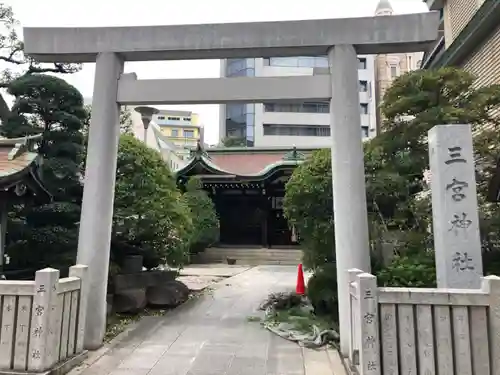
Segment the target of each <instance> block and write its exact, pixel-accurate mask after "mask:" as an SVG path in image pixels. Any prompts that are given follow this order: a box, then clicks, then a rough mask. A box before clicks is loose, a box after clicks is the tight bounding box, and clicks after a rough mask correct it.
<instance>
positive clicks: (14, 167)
mask: <svg viewBox="0 0 500 375" xmlns="http://www.w3.org/2000/svg"><path fill="white" fill-rule="evenodd" d="M29 139H32V138H29ZM29 139H28V138H19V139H6V138H0V179H1V178H2V177H6V176H11V175H14V174H16V173H19V172H22V171H23V170H25V169H26V168H28V167H29V166H30V165H31V164H32V163H34V162H35V161H36V160H37V157H38V154H37V153H36V152H31V151H29V150H28V148H27V147H26V145H27V142H28V140H29Z"/></svg>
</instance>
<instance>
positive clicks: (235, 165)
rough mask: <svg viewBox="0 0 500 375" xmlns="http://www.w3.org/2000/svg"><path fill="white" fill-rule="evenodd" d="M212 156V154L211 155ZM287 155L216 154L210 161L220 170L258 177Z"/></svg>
mask: <svg viewBox="0 0 500 375" xmlns="http://www.w3.org/2000/svg"><path fill="white" fill-rule="evenodd" d="M209 155H210V154H209ZM284 155H285V153H284V152H283V153H274V154H258V153H247V154H243V153H241V154H228V153H226V154H214V155H210V159H211V161H212V163H213V164H215V165H216V166H217V167H218V168H219V169H221V170H224V171H226V172H228V173H232V174H235V175H257V174H259V173H260V172H262V171H263V170H265V169H266V168H267V167H268V166H269V165H272V164H274V163H278V162H280V161H281V160H282V159H283V156H284Z"/></svg>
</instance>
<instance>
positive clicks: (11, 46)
mask: <svg viewBox="0 0 500 375" xmlns="http://www.w3.org/2000/svg"><path fill="white" fill-rule="evenodd" d="M0 22H1V24H2V27H3V28H2V31H1V35H0V60H2V61H3V62H4V63H6V66H5V68H3V70H2V71H1V72H0V88H7V87H8V86H9V85H10V84H11V82H12V81H14V80H16V79H17V78H19V77H21V76H23V75H30V74H37V73H61V74H68V73H75V72H77V71H79V70H80V68H81V65H75V64H64V63H54V64H40V63H38V62H37V61H35V60H33V59H31V58H29V57H28V56H26V55H25V54H24V53H23V49H24V44H23V42H22V41H21V40H20V38H19V35H18V33H17V31H16V29H17V27H18V25H19V22H18V21H17V20H16V18H15V16H14V12H13V11H12V7H10V6H8V5H7V4H5V3H0ZM10 115H11V112H10V109H9V106H8V105H7V102H6V100H5V98H4V97H3V95H1V94H0V120H1V122H2V123H5V122H6V121H7V120H8V118H9V117H10Z"/></svg>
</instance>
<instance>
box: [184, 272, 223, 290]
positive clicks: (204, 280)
mask: <svg viewBox="0 0 500 375" xmlns="http://www.w3.org/2000/svg"><path fill="white" fill-rule="evenodd" d="M224 279H225V277H220V276H190V275H186V276H179V277H177V279H176V280H178V281H181V282H183V283H184V284H186V286H187V287H188V288H189V290H191V291H193V292H199V291H202V290H204V289H206V288H208V287H209V286H210V285H212V284H215V283H218V282H219V281H222V280H224Z"/></svg>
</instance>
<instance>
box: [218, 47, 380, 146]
mask: <svg viewBox="0 0 500 375" xmlns="http://www.w3.org/2000/svg"><path fill="white" fill-rule="evenodd" d="M358 62H359V99H360V109H359V111H360V117H361V129H360V134H361V136H362V137H363V139H369V138H372V137H374V136H375V135H376V131H377V130H376V129H377V126H376V103H375V84H374V81H375V72H374V67H375V64H374V57H373V56H359V58H358ZM327 69H328V59H327V57H326V56H317V57H311V56H300V57H274V58H258V59H253V58H252V59H229V60H223V61H222V62H221V76H223V77H242V76H257V77H270V76H271V77H276V76H293V75H313V74H325V73H326V72H327ZM325 79H328V78H327V76H325ZM220 111H221V113H220V124H219V135H220V138H221V139H224V138H238V139H241V140H242V141H244V142H243V143H245V144H246V145H247V146H256V147H279V146H281V147H293V146H297V147H313V148H316V147H318V148H321V147H329V146H330V122H329V120H330V116H329V103H328V102H326V101H325V102H306V103H272V102H269V103H262V104H245V103H242V104H227V105H221V106H220Z"/></svg>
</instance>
